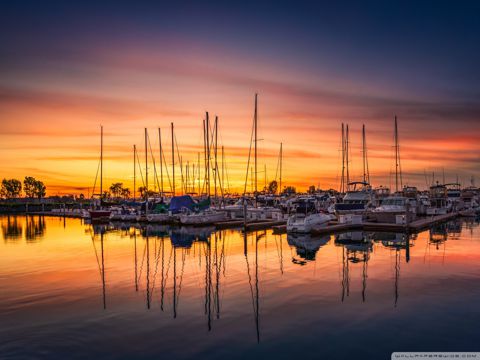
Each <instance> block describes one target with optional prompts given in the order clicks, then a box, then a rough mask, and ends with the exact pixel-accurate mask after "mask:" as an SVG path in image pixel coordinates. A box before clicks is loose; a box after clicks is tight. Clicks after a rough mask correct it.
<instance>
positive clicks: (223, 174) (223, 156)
mask: <svg viewBox="0 0 480 360" xmlns="http://www.w3.org/2000/svg"><path fill="white" fill-rule="evenodd" d="M221 185H222V187H223V189H224V190H223V192H222V194H223V193H225V152H224V149H223V145H222V184H221ZM223 197H224V196H222V202H223V203H224V200H225V199H223ZM224 205H225V203H224Z"/></svg>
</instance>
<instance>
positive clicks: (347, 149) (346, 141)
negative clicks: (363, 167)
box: [345, 124, 350, 191]
mask: <svg viewBox="0 0 480 360" xmlns="http://www.w3.org/2000/svg"><path fill="white" fill-rule="evenodd" d="M349 152H350V141H349V132H348V124H347V129H346V133H345V162H346V164H347V191H349V190H350V165H349V159H348V157H349V154H348V153H349Z"/></svg>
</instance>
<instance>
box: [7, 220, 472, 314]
mask: <svg viewBox="0 0 480 360" xmlns="http://www.w3.org/2000/svg"><path fill="white" fill-rule="evenodd" d="M29 218H30V219H27V218H26V217H18V218H16V222H15V224H16V228H17V230H16V231H13V230H12V229H10V231H11V232H12V231H13V232H12V233H11V234H10V236H8V235H9V234H7V233H6V229H7V228H6V224H7V222H8V221H9V219H8V218H7V217H2V218H1V225H2V242H1V245H0V246H1V252H0V254H1V261H0V273H1V274H2V275H3V276H4V280H3V281H2V287H3V289H4V290H5V291H3V292H2V295H1V298H2V299H3V301H7V300H8V301H9V306H11V307H12V311H13V309H15V308H17V306H19V305H15V303H16V302H17V300H18V299H22V298H25V297H28V296H30V295H29V294H34V293H35V294H37V295H35V297H39V296H40V297H41V296H43V295H42V294H45V293H46V292H49V293H52V294H57V295H56V296H60V297H62V299H63V297H65V299H63V300H65V301H67V300H68V301H70V300H72V301H73V300H74V299H75V298H76V297H79V296H81V297H88V298H92V299H91V300H89V302H90V301H92V302H97V303H98V304H100V303H99V302H98V301H99V300H98V301H97V300H95V299H101V294H102V281H101V280H102V279H101V271H100V269H99V267H100V266H101V263H100V261H101V255H102V253H101V251H102V249H101V245H102V244H101V236H100V235H99V234H98V233H97V234H94V233H93V230H92V228H91V226H90V225H84V224H82V223H81V221H79V220H73V219H66V220H65V222H64V220H63V219H60V218H48V217H47V218H44V219H43V220H41V219H42V218H38V217H29ZM12 219H14V218H13V217H10V221H11V220H12ZM27 221H30V222H34V223H37V224H38V222H39V221H43V223H44V232H43V233H42V234H40V235H38V238H37V239H36V241H35V242H31V241H28V240H25V236H26V233H25V231H26V230H25V229H26V228H27ZM11 223H12V222H11ZM149 229H150V230H149V231H150V235H149V237H148V242H147V240H146V237H145V235H146V232H145V230H143V231H140V230H139V229H134V228H130V229H128V230H114V231H108V232H107V233H106V234H105V235H104V237H103V255H104V266H105V280H106V297H107V303H108V304H109V305H111V306H112V307H114V306H115V304H119V302H120V301H123V300H120V299H124V298H128V299H130V298H132V296H133V295H134V293H135V242H136V247H137V248H136V251H137V276H138V280H137V281H138V286H139V289H140V292H141V293H142V294H143V295H142V296H146V295H145V291H146V282H147V278H146V276H147V266H148V272H149V278H148V282H149V284H150V286H151V287H152V288H151V292H152V293H151V297H152V299H154V301H153V304H154V305H153V306H154V307H155V306H158V301H159V296H160V292H161V280H160V277H161V268H162V256H163V270H164V274H166V273H167V272H169V273H170V274H172V272H173V271H174V270H173V269H174V268H173V266H174V263H173V261H174V255H173V252H174V250H173V248H172V245H171V240H170V238H169V236H168V233H166V235H165V236H164V237H163V238H162V237H160V236H159V233H158V230H157V232H155V227H149ZM162 229H166V228H165V227H162ZM162 231H165V230H162ZM192 231H193V230H192ZM442 231H443V230H442ZM445 231H447V230H445ZM449 231H450V230H449ZM142 233H143V236H142ZM477 233H478V228H477V227H475V228H474V229H473V239H474V238H476V237H478V234H477ZM12 234H13V235H15V234H16V238H12V236H11V235H12ZM256 234H257V235H255V233H249V234H248V236H247V240H246V245H247V255H248V258H247V259H246V258H245V253H244V250H245V247H244V246H245V245H244V244H245V243H244V238H243V235H242V234H241V233H240V232H238V231H233V230H228V231H222V232H218V233H214V234H212V235H211V237H210V248H209V247H208V245H207V242H204V241H194V242H193V243H192V246H191V247H190V248H187V249H185V248H180V247H177V248H175V256H176V266H177V268H176V271H178V273H177V276H179V278H178V279H177V280H179V281H182V290H181V299H180V304H182V303H183V302H187V303H189V304H195V302H196V301H198V303H199V304H200V303H201V302H202V296H204V284H203V282H204V281H205V278H204V277H205V271H206V268H205V266H206V264H207V263H208V261H210V264H211V265H212V264H214V263H217V264H218V266H219V274H220V275H219V276H220V278H219V279H220V281H221V286H222V293H223V299H224V300H223V301H224V304H223V305H225V306H226V307H227V308H228V307H229V306H231V305H232V304H235V303H238V304H240V303H243V302H244V301H248V296H247V295H248V293H244V291H248V284H247V283H246V282H247V281H248V272H249V271H250V275H251V276H253V274H254V266H255V259H256V256H255V236H258V239H259V240H258V248H257V249H258V266H259V267H258V271H259V275H260V278H259V281H260V289H261V291H262V296H264V297H265V298H267V299H268V298H269V297H271V296H273V297H277V296H278V297H282V296H285V294H283V289H285V288H286V287H290V288H294V289H295V290H294V293H295V294H296V295H295V296H300V295H301V294H303V293H305V295H307V294H309V293H311V294H317V295H316V296H320V297H322V298H333V299H337V296H338V294H339V292H340V290H341V282H340V280H341V279H340V278H339V276H340V275H339V271H340V272H341V269H342V256H343V255H342V252H343V250H342V249H343V246H341V245H337V244H335V236H334V235H328V236H327V239H328V238H330V240H329V241H328V242H327V243H326V244H325V245H322V246H320V248H319V249H317V250H316V251H315V252H316V254H315V255H314V259H313V260H306V262H305V261H304V260H303V258H302V252H301V251H300V250H299V249H297V248H295V246H293V245H292V244H289V243H288V242H287V237H286V235H273V234H272V233H271V231H267V232H266V233H265V235H264V232H263V231H262V232H258V233H256ZM445 234H447V233H445ZM448 234H450V235H448V237H447V241H446V242H444V241H442V242H441V243H439V244H436V243H434V242H432V240H431V237H430V234H429V231H425V232H423V233H421V234H419V235H418V236H417V237H416V239H412V240H410V246H411V248H410V260H409V262H408V263H407V262H406V253H405V249H401V250H400V266H401V281H402V283H401V286H402V289H401V293H402V296H403V297H404V298H408V296H410V295H412V293H411V291H413V289H412V288H410V284H411V282H412V281H413V282H415V283H418V282H423V281H429V280H428V279H430V278H432V279H433V278H438V277H442V276H447V277H448V276H449V274H456V273H461V272H464V271H469V270H468V269H469V268H470V267H471V266H472V265H473V264H474V263H475V262H476V258H477V256H476V255H475V254H477V252H478V251H480V243H479V242H477V241H475V240H472V237H471V236H472V235H470V234H469V233H468V232H467V230H466V229H465V228H464V230H463V231H462V232H461V233H459V234H457V235H451V234H453V233H450V232H449V233H448ZM378 236H380V235H378ZM379 238H380V239H381V238H382V237H381V236H380V237H379ZM439 238H441V236H439ZM324 242H326V240H325V241H323V240H322V242H321V244H323V243H324ZM147 243H148V248H147ZM147 254H149V257H147ZM208 254H210V255H209V256H210V260H208V257H207V256H208ZM394 254H395V250H394V249H389V248H387V247H385V246H384V245H383V244H382V242H381V241H378V242H375V243H374V245H373V249H372V250H371V255H370V256H369V257H370V258H369V260H368V284H367V286H368V290H367V296H369V295H368V294H369V293H370V294H372V295H370V296H375V297H379V296H380V297H382V298H383V297H386V298H388V297H390V296H391V288H392V284H393V283H392V281H393V280H392V274H393V272H392V271H393V269H394V265H395V255H394ZM147 259H149V260H148V262H147ZM220 259H221V260H220ZM247 260H248V261H247ZM297 260H299V261H300V262H305V265H304V266H301V265H299V264H298V262H299V261H297ZM97 261H98V262H97ZM30 269H34V271H33V270H30ZM212 269H214V265H212ZM211 271H215V270H211ZM349 271H350V272H349V276H350V292H351V294H350V297H351V298H352V301H354V299H356V298H358V299H360V292H361V291H362V264H361V263H358V264H354V263H351V264H350V265H349ZM150 276H151V277H150ZM180 276H181V277H182V278H181V280H180ZM421 279H424V280H421ZM310 281H312V282H314V283H315V284H316V285H315V287H314V288H312V287H310V286H309V287H303V285H302V284H305V283H308V282H310ZM239 284H245V285H246V286H247V287H246V288H245V289H243V287H242V286H240V287H239ZM172 287H173V278H172V275H170V277H169V278H168V280H166V283H165V289H164V291H165V293H164V296H165V299H164V300H165V302H166V304H170V305H168V306H171V299H169V297H171V296H173V293H172V291H173V290H172ZM242 289H243V290H242ZM80 294H81V295H80ZM373 294H374V295H373ZM32 296H33V295H32ZM243 297H244V298H243ZM167 298H168V299H167ZM63 300H62V301H63ZM144 300H145V299H144ZM338 300H339V298H338ZM377 300H378V299H377ZM132 301H133V299H132ZM43 302H45V306H48V304H57V305H60V304H59V303H58V299H57V297H51V298H48V299H47V298H46V299H45V300H42V303H43ZM135 302H136V303H137V304H136V305H135V306H139V307H140V308H141V307H142V306H143V305H142V303H143V301H142V300H141V298H137V299H136V300H135ZM98 306H99V305H98ZM179 306H180V307H182V305H179ZM188 306H190V305H188ZM184 311H190V310H188V307H187V306H186V308H185V310H184Z"/></svg>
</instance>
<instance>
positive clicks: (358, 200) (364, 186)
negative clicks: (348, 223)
mask: <svg viewBox="0 0 480 360" xmlns="http://www.w3.org/2000/svg"><path fill="white" fill-rule="evenodd" d="M348 186H349V187H350V186H353V190H349V191H347V193H346V194H345V196H344V197H343V199H342V201H341V202H339V203H336V204H335V212H336V213H337V214H338V215H343V214H364V213H365V212H366V211H367V210H369V209H371V208H373V206H374V200H375V193H374V192H373V191H372V188H371V186H370V184H369V183H367V182H364V181H356V182H351V183H349V184H348Z"/></svg>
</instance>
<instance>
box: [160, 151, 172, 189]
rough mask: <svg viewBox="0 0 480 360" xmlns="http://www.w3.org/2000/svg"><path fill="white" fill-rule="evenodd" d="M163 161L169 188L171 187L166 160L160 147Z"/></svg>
mask: <svg viewBox="0 0 480 360" xmlns="http://www.w3.org/2000/svg"><path fill="white" fill-rule="evenodd" d="M162 157H163V163H164V164H165V172H166V173H167V179H168V184H169V185H170V190H171V189H172V182H171V181H170V174H169V173H168V166H167V160H166V159H165V151H163V149H162Z"/></svg>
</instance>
